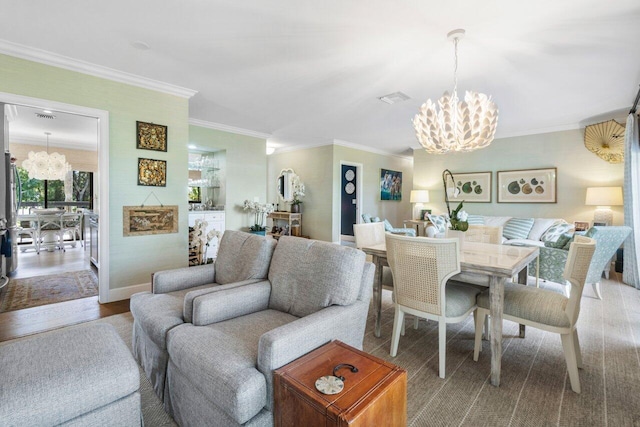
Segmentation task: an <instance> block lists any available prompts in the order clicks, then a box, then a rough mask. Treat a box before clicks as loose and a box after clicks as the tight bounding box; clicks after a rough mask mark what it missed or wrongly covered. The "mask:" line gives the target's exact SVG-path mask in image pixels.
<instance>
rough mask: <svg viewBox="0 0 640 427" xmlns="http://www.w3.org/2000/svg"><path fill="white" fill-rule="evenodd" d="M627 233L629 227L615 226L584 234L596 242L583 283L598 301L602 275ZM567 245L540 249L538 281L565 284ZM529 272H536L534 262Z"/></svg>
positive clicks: (629, 231) (596, 229) (595, 229)
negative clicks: (589, 286) (589, 288)
mask: <svg viewBox="0 0 640 427" xmlns="http://www.w3.org/2000/svg"><path fill="white" fill-rule="evenodd" d="M629 233H631V228H630V227H626V226H615V227H592V228H591V229H589V231H587V233H586V234H585V236H586V237H591V238H592V239H594V240H595V242H596V251H595V253H594V254H593V258H592V259H591V264H590V265H589V271H588V272H587V278H586V280H585V283H586V284H589V283H590V284H591V285H592V286H593V291H594V292H595V294H596V296H597V297H598V299H602V295H601V293H600V280H601V279H602V273H603V272H607V273H608V271H609V267H610V265H609V264H610V262H611V259H612V258H613V256H614V255H615V253H616V250H617V249H618V248H619V247H620V245H622V243H623V242H624V241H625V239H626V238H627V236H628V235H629ZM568 245H569V243H567V245H566V246H567V249H562V248H553V247H542V248H540V262H539V264H540V269H539V271H538V276H539V278H540V279H544V280H549V281H551V282H556V283H561V284H563V285H564V284H565V283H566V281H565V279H564V277H563V272H564V267H565V264H566V262H567V256H568V254H569V251H568ZM529 271H531V272H534V271H536V262H535V261H534V262H532V263H531V265H529Z"/></svg>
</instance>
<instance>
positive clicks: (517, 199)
mask: <svg viewBox="0 0 640 427" xmlns="http://www.w3.org/2000/svg"><path fill="white" fill-rule="evenodd" d="M556 173H557V169H556V168H547V169H523V170H512V171H498V203H556V202H557V198H556V191H557V181H556Z"/></svg>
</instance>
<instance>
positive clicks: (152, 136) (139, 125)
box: [136, 121, 167, 151]
mask: <svg viewBox="0 0 640 427" xmlns="http://www.w3.org/2000/svg"><path fill="white" fill-rule="evenodd" d="M136 135H137V137H136V148H140V149H142V150H153V151H167V127H166V126H163V125H156V124H154V123H145V122H138V121H136Z"/></svg>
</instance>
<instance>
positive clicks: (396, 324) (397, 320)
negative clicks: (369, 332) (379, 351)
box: [389, 306, 404, 357]
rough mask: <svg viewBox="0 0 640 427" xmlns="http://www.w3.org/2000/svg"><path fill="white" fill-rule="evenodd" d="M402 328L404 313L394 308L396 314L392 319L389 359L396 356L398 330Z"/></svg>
mask: <svg viewBox="0 0 640 427" xmlns="http://www.w3.org/2000/svg"><path fill="white" fill-rule="evenodd" d="M402 326H404V311H402V310H401V309H400V308H399V307H397V306H396V314H395V316H394V319H393V334H392V335H391V351H390V352H389V354H390V355H391V357H396V354H398V343H399V342H400V329H401V328H402Z"/></svg>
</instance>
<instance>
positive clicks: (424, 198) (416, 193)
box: [410, 190, 429, 203]
mask: <svg viewBox="0 0 640 427" xmlns="http://www.w3.org/2000/svg"><path fill="white" fill-rule="evenodd" d="M410 202H411V203H429V190H411V199H410Z"/></svg>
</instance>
